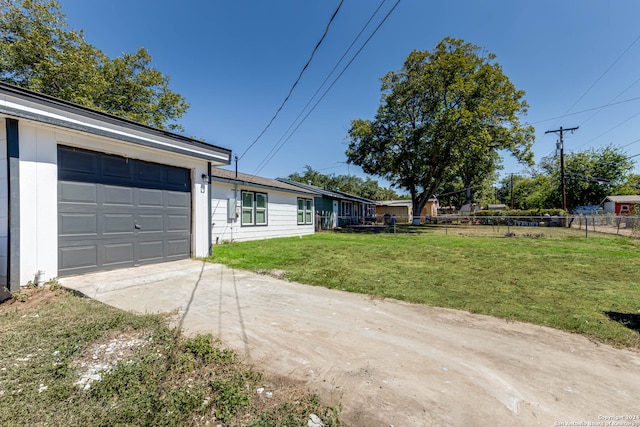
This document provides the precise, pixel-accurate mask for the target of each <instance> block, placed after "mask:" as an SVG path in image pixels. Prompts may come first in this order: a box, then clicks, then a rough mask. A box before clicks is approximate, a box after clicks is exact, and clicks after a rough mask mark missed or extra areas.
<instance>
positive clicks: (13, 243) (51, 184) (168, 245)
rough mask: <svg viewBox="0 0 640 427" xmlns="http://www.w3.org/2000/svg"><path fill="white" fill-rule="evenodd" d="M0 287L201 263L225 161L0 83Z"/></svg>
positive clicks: (216, 153)
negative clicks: (183, 261)
mask: <svg viewBox="0 0 640 427" xmlns="http://www.w3.org/2000/svg"><path fill="white" fill-rule="evenodd" d="M0 116H1V117H0V138H1V139H2V145H3V149H1V150H0V165H2V167H0V283H2V285H4V286H6V287H7V288H8V289H9V290H10V291H16V290H18V289H19V288H20V286H23V285H26V284H27V283H28V282H30V281H46V280H49V279H50V278H54V277H60V276H67V275H73V274H78V273H86V272H93V271H99V270H108V269H116V268H122V267H130V266H135V265H139V264H146V263H159V262H163V261H169V260H175V259H180V258H189V257H200V256H206V255H207V254H208V253H209V250H210V245H211V237H210V236H211V232H210V227H211V225H210V224H211V221H210V218H211V215H210V184H209V180H208V174H209V170H210V169H211V168H212V167H213V166H222V165H228V164H229V163H230V159H231V151H230V150H228V149H226V148H222V147H218V146H214V145H210V144H207V143H204V142H201V141H197V140H195V139H192V138H187V137H185V136H182V135H177V134H174V133H170V132H166V131H162V130H158V129H155V128H152V127H149V126H144V125H141V124H138V123H135V122H132V121H129V120H124V119H121V118H119V117H116V116H113V115H111V114H107V113H104V112H100V111H97V110H93V109H90V108H86V107H83V106H79V105H76V104H73V103H70V102H67V101H62V100H60V99H56V98H53V97H50V96H46V95H43V94H39V93H36V92H32V91H29V90H25V89H22V88H18V87H16V86H12V85H8V84H4V83H0Z"/></svg>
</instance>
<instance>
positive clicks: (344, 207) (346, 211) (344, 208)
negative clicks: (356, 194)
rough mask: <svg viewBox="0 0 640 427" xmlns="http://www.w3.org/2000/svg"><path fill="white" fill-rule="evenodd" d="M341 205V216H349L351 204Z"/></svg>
mask: <svg viewBox="0 0 640 427" xmlns="http://www.w3.org/2000/svg"><path fill="white" fill-rule="evenodd" d="M341 205H342V216H351V212H352V209H353V203H352V202H345V201H343V202H342V203H341Z"/></svg>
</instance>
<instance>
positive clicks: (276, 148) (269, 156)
mask: <svg viewBox="0 0 640 427" xmlns="http://www.w3.org/2000/svg"><path fill="white" fill-rule="evenodd" d="M398 4H400V0H397V1H396V3H395V4H394V5H393V7H392V8H391V10H389V12H387V14H386V15H385V17H384V18H383V19H382V21H380V23H379V24H378V26H377V27H376V28H375V29H374V30H373V32H372V33H371V35H370V36H369V37H368V38H367V40H365V42H364V44H363V45H362V46H361V47H360V49H358V51H357V52H356V53H355V54H354V56H353V57H352V58H351V60H350V61H349V62H348V63H347V64H346V65H345V66H344V68H343V69H342V71H340V73H339V74H338V75H337V76H336V78H335V79H334V80H333V82H332V83H331V85H329V87H328V88H327V89H326V90H325V91H324V93H323V94H322V96H321V97H320V99H318V101H316V103H315V104H313V107H311V109H310V110H309V111H308V112H307V114H306V115H305V116H304V117H303V118H302V120H301V121H300V122H299V123H298V125H297V126H296V127H295V128H294V129H293V130H292V131H291V133H290V134H289V136H287V137H286V139H284V140H283V141H282V142H281V143H280V145H277V144H276V145H275V146H274V147H273V148H272V149H271V151H270V152H269V154H267V157H266V158H265V159H264V160H263V161H262V162H261V163H260V165H258V167H257V168H256V171H255V172H254V174H257V173H259V172H260V171H261V170H262V169H263V168H264V167H265V166H266V165H267V164H268V163H269V162H270V161H271V160H272V159H273V157H274V156H275V155H276V154H278V152H279V151H280V150H281V149H282V147H284V145H285V144H286V143H287V142H288V141H289V139H291V137H292V136H293V134H294V133H295V132H296V131H297V130H298V129H299V128H300V126H301V125H302V123H304V122H305V120H306V119H307V118H308V117H309V115H310V114H311V113H312V112H313V110H315V109H316V107H317V106H318V104H320V102H321V101H322V100H323V99H324V97H325V96H326V95H327V93H329V91H330V90H331V89H332V88H333V86H334V85H335V84H336V83H337V81H338V80H339V79H340V77H342V75H343V74H344V73H345V71H347V69H348V68H349V67H350V66H351V64H352V63H353V61H354V60H355V59H356V58H357V57H358V55H360V53H361V52H362V50H363V49H364V48H365V46H366V45H367V44H368V43H369V41H370V40H371V39H372V38H373V36H374V35H375V34H376V33H377V32H378V30H379V29H380V27H382V25H383V24H384V23H385V22H386V20H387V19H388V18H389V16H391V13H393V11H394V10H395V9H396V7H397V6H398ZM283 138H284V135H283Z"/></svg>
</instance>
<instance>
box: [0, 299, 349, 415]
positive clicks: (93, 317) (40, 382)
mask: <svg viewBox="0 0 640 427" xmlns="http://www.w3.org/2000/svg"><path fill="white" fill-rule="evenodd" d="M114 338H120V339H124V340H125V341H127V340H131V339H133V338H136V339H138V340H139V341H138V343H139V345H137V346H136V347H135V348H134V349H132V350H130V351H128V352H127V351H125V355H124V356H120V357H119V360H117V361H114V363H113V366H112V368H111V369H110V370H109V371H108V372H105V373H103V376H102V378H101V379H100V380H98V381H94V382H93V383H92V384H91V386H90V388H89V389H84V388H83V387H81V386H78V385H77V384H76V383H77V381H78V379H79V378H80V376H81V374H82V372H83V371H85V370H86V368H83V366H82V362H85V363H89V364H91V363H92V362H93V361H94V357H93V355H95V354H104V351H103V352H102V353H97V352H96V350H95V349H96V348H98V347H96V346H97V345H99V344H104V343H108V342H111V340H112V339H114ZM0 365H1V366H2V369H1V370H0V402H2V411H0V425H3V426H113V425H138V426H146V425H148V426H174V425H180V426H182V425H185V426H188V425H216V426H217V425H222V426H225V427H227V426H236V425H243V426H244V425H252V426H284V425H287V426H291V425H306V423H307V420H308V419H309V416H310V414H311V413H315V414H317V415H319V416H321V417H324V418H325V422H326V423H327V425H332V426H333V425H339V419H338V417H337V414H336V412H335V410H334V409H333V408H327V407H325V406H323V405H322V404H321V403H320V402H319V400H318V398H317V397H316V396H315V395H312V394H309V393H307V392H306V391H305V390H304V389H301V388H300V387H299V386H298V384H296V383H287V382H285V381H282V380H278V381H279V383H278V385H277V387H275V386H273V383H272V381H273V380H272V379H268V378H265V377H264V376H263V375H262V374H261V373H259V372H257V371H255V370H253V369H252V368H251V367H249V366H247V365H246V364H245V363H243V362H242V361H241V360H240V359H239V357H238V356H237V355H236V354H235V353H234V352H233V351H231V350H229V349H226V348H224V347H222V346H221V345H220V344H219V343H218V342H216V341H215V340H213V339H212V337H211V336H208V335H198V336H196V337H192V338H185V337H183V336H182V335H181V334H180V333H179V331H178V330H176V329H172V328H169V327H168V326H167V324H166V322H165V319H163V318H162V317H159V316H138V315H135V314H131V313H125V312H123V311H120V310H117V309H115V308H112V307H109V306H106V305H103V304H100V303H98V302H96V301H93V300H89V299H85V298H81V297H78V296H75V295H73V294H72V293H70V292H66V291H63V290H61V289H57V290H51V289H50V288H47V289H43V290H30V291H21V292H20V295H18V297H17V298H15V299H14V300H13V301H9V302H5V303H3V304H2V305H0ZM258 387H263V388H265V389H266V390H272V391H273V398H271V399H268V398H266V397H264V394H259V393H257V390H258Z"/></svg>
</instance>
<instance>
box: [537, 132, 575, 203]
mask: <svg viewBox="0 0 640 427" xmlns="http://www.w3.org/2000/svg"><path fill="white" fill-rule="evenodd" d="M578 128H579V126H576V127H574V128H568V129H563V128H562V126H560V129H555V130H548V131H546V132H545V134H547V133H552V132H553V133H558V134H560V142H558V143H557V146H556V148H557V149H559V150H560V178H561V181H560V185H561V187H562V209H564V210H565V211H566V210H567V185H566V182H565V176H564V141H563V139H562V137H563V136H564V133H565V132H571V133H573V131H575V130H577V129H578Z"/></svg>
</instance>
